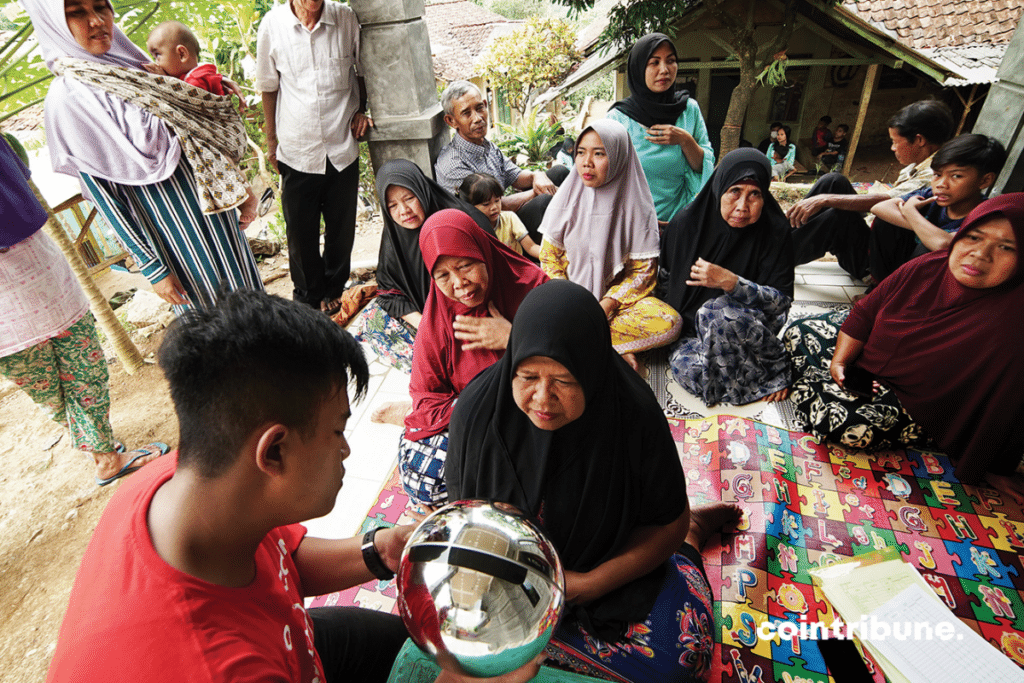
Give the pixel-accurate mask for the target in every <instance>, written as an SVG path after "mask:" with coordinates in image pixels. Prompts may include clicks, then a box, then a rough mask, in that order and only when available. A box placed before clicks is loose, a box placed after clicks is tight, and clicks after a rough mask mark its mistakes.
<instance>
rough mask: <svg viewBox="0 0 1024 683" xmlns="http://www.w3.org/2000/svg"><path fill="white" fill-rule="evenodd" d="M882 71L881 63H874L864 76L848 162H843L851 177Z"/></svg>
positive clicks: (846, 171) (844, 169)
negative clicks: (872, 94)
mask: <svg viewBox="0 0 1024 683" xmlns="http://www.w3.org/2000/svg"><path fill="white" fill-rule="evenodd" d="M881 71H882V66H881V65H880V64H872V65H871V66H869V67H868V73H867V75H866V76H865V77H864V88H863V89H862V90H861V92H860V109H859V110H858V111H857V123H856V125H854V127H853V137H852V138H851V139H850V148H849V149H848V150H847V151H846V163H844V164H843V175H844V176H846V177H847V178H849V177H850V169H852V168H853V155H854V153H856V151H857V143H859V142H860V133H861V131H862V130H863V129H864V121H865V119H867V116H868V104H870V103H871V93H873V92H874V91H875V86H876V85H877V84H878V75H879V74H880V73H881Z"/></svg>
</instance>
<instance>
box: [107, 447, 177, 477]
mask: <svg viewBox="0 0 1024 683" xmlns="http://www.w3.org/2000/svg"><path fill="white" fill-rule="evenodd" d="M161 455H163V452H162V451H161V449H159V448H154V447H151V446H142V447H141V448H139V449H137V450H134V451H126V452H123V453H118V452H116V451H113V452H110V453H93V454H92V457H93V460H95V461H96V479H97V480H99V481H108V480H110V479H111V477H113V476H115V475H117V474H118V473H119V472H121V471H122V470H124V469H125V468H127V467H128V464H129V463H131V467H130V468H129V471H127V472H125V474H128V473H130V472H134V471H135V470H136V469H138V468H140V467H142V466H143V465H145V464H146V463H150V462H153V461H154V460H156V459H157V458H159V457H160V456H161ZM140 456H141V457H140ZM135 458H138V459H137V460H135V461H134V462H132V460H133V459H135ZM122 476H123V475H122Z"/></svg>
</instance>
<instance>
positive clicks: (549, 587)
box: [398, 501, 565, 678]
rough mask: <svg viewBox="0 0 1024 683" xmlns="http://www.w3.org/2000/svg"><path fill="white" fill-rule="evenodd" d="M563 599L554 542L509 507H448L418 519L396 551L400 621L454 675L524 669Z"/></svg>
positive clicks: (481, 503)
mask: <svg viewBox="0 0 1024 683" xmlns="http://www.w3.org/2000/svg"><path fill="white" fill-rule="evenodd" d="M564 604H565V577H564V575H563V573H562V563H561V561H560V560H559V559H558V554H557V552H556V551H555V547H554V546H553V545H552V544H551V541H549V540H548V539H547V538H545V537H544V535H543V534H541V532H540V531H539V530H538V529H537V528H536V527H535V526H534V525H533V524H531V523H530V522H529V521H527V520H526V518H525V517H524V516H523V515H522V513H520V512H519V511H518V510H516V508H514V507H512V506H511V505H505V504H502V503H497V504H491V503H487V502H484V501H461V502H458V503H453V504H451V505H447V506H445V507H443V508H441V509H440V510H438V511H437V512H435V513H434V514H432V515H430V516H429V517H427V518H426V519H425V520H423V522H422V523H421V524H420V526H419V527H418V528H417V529H416V531H414V532H413V534H412V537H411V538H410V539H409V542H408V543H407V544H406V546H405V551H404V552H403V553H402V562H401V565H400V567H399V570H398V606H399V610H400V611H401V614H402V619H403V620H404V621H405V626H406V628H407V629H408V630H409V635H410V636H411V637H412V639H413V641H414V642H415V643H416V644H417V645H419V646H420V648H421V649H422V650H423V651H424V652H426V653H427V654H429V655H431V656H432V657H434V659H435V660H436V661H437V663H438V664H440V665H441V666H442V667H443V668H445V669H449V670H451V671H453V672H455V673H461V674H464V675H468V676H475V677H478V678H486V677H490V676H500V675H502V674H505V673H508V672H510V671H514V670H515V669H518V668H519V667H521V666H523V665H524V664H526V663H527V662H529V661H530V660H532V659H533V658H534V657H536V656H537V655H539V654H540V653H541V652H542V651H543V650H544V647H545V646H546V645H547V644H548V641H549V640H551V635H552V634H553V633H554V632H555V627H556V626H557V625H558V620H559V618H560V617H561V616H562V608H563V606H564Z"/></svg>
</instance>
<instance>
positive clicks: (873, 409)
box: [784, 193, 1024, 490]
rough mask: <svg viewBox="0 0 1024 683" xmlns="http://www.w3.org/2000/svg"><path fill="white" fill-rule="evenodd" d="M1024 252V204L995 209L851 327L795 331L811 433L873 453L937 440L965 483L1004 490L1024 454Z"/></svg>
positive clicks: (1016, 196) (801, 400)
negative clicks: (1023, 260) (1022, 252)
mask: <svg viewBox="0 0 1024 683" xmlns="http://www.w3.org/2000/svg"><path fill="white" fill-rule="evenodd" d="M1022 243H1024V193H1013V194H1005V195H1002V196H999V197H996V198H994V199H989V200H988V201H985V202H982V203H981V204H979V205H978V206H977V207H976V208H975V209H974V210H973V211H972V212H971V213H970V214H968V216H967V218H965V219H964V223H963V225H962V226H961V228H960V230H959V231H958V232H957V234H956V236H954V237H953V242H952V243H951V244H950V247H949V249H948V250H942V251H936V252H932V253H930V254H926V255H924V256H921V257H920V258H916V259H914V260H912V261H910V262H909V263H906V264H905V265H903V266H902V267H901V268H900V269H899V270H897V271H896V272H895V273H893V274H892V275H890V276H889V277H887V278H886V279H885V280H883V281H882V282H881V283H879V285H878V286H877V287H876V288H875V289H874V290H872V292H871V293H870V294H868V296H866V297H865V298H863V299H861V300H860V301H858V302H857V304H856V305H855V306H854V307H853V310H852V311H850V313H849V317H847V316H846V315H845V314H844V313H829V314H826V315H824V316H819V317H817V318H812V319H808V320H801V321H800V322H798V323H796V324H795V325H793V326H792V327H790V328H789V329H788V330H786V333H785V335H784V338H785V342H786V346H787V347H788V348H789V350H790V351H791V352H792V354H793V366H794V370H795V373H796V376H797V377H796V381H795V382H794V383H793V390H792V393H791V398H792V400H793V402H794V403H795V404H796V407H797V410H798V411H799V413H800V414H801V415H802V416H803V417H804V418H805V419H806V420H807V421H808V423H809V425H810V428H811V431H813V432H814V433H815V434H817V435H819V436H820V437H822V438H824V439H826V440H828V441H831V442H833V443H838V444H841V445H843V446H847V447H849V448H863V449H868V450H876V449H882V448H892V447H896V446H921V445H923V444H926V443H927V442H928V441H929V440H931V441H933V442H934V443H935V444H937V445H938V447H939V448H940V449H942V450H944V451H945V452H946V453H948V454H949V456H950V457H951V458H952V459H953V460H954V461H956V462H957V465H956V476H957V478H958V479H959V480H960V481H961V482H962V483H965V484H974V483H977V482H979V481H981V480H982V479H985V478H987V479H988V481H989V483H991V484H993V485H996V486H997V487H998V488H1004V489H1005V488H1006V485H1007V483H1008V482H1009V481H1010V480H1009V479H1008V475H1011V474H1012V473H1013V471H1014V469H1015V468H1016V466H1017V464H1018V463H1019V462H1020V460H1021V453H1022V452H1024V431H1022V430H1021V424H1022V423H1024V391H1021V387H1022V386H1024V354H1021V353H1020V349H1022V348H1024V326H1022V325H1021V321H1020V311H1021V310H1024V268H1022V267H1021V265H1020V258H1019V249H1020V248H1021V244H1022ZM855 373H859V374H861V376H862V377H864V379H862V380H861V383H862V386H859V387H856V386H854V385H853V384H852V383H851V382H854V381H855V379H856V377H855ZM864 373H867V375H866V377H865V376H864ZM854 392H856V393H854ZM1015 488H1017V489H1018V490H1021V489H1022V488H1024V486H1022V485H1021V482H1020V480H1019V479H1018V480H1017V483H1016V485H1015Z"/></svg>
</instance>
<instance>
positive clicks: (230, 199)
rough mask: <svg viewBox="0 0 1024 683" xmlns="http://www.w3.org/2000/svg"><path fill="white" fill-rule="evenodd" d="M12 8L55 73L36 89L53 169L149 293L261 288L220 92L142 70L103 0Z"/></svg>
mask: <svg viewBox="0 0 1024 683" xmlns="http://www.w3.org/2000/svg"><path fill="white" fill-rule="evenodd" d="M22 4H23V5H24V6H25V8H26V10H27V11H28V13H29V16H30V17H31V19H32V24H33V26H34V27H35V32H36V36H37V38H38V40H39V48H40V50H41V51H42V53H43V58H44V59H45V60H46V65H47V67H48V68H49V69H50V70H51V71H53V72H54V74H56V76H57V78H55V79H54V81H53V84H52V85H51V86H50V91H49V93H48V94H47V96H46V132H47V144H48V146H49V148H50V156H51V159H52V162H53V168H54V170H55V171H57V172H58V173H65V174H67V175H72V176H77V177H78V178H79V180H80V181H81V183H82V190H83V194H84V195H85V196H86V197H87V198H89V199H91V200H92V201H93V203H94V204H95V205H96V207H97V208H98V209H99V211H100V212H101V213H102V214H103V216H104V217H105V218H106V219H107V221H108V222H109V223H110V224H111V226H112V227H113V228H114V232H115V233H116V234H117V236H118V239H119V240H120V241H121V242H122V243H123V244H124V246H125V248H126V249H127V250H128V251H129V253H130V254H131V255H132V258H133V259H134V260H135V262H136V265H138V267H139V269H140V270H141V271H142V274H143V275H145V276H146V278H147V279H149V281H150V283H152V285H153V289H154V291H155V292H156V293H157V294H159V295H160V296H161V297H162V298H163V299H165V300H166V301H168V302H170V303H172V304H174V305H175V310H176V312H178V313H181V312H183V311H184V310H185V309H186V307H187V306H188V305H198V306H206V305H209V304H211V303H212V302H213V300H214V297H215V294H216V291H217V289H218V287H220V286H221V285H222V284H226V285H227V287H228V288H230V289H236V288H241V287H248V288H252V289H262V288H263V283H262V281H261V280H260V276H259V272H258V271H257V269H256V261H255V259H254V258H253V256H252V252H251V251H250V250H249V247H248V244H247V243H246V240H245V236H244V235H243V234H242V233H241V231H239V229H238V217H237V214H236V212H235V211H234V209H235V207H237V206H238V205H239V204H241V201H244V198H243V196H242V195H243V194H244V192H245V190H244V182H242V181H243V180H244V179H243V178H241V177H240V176H239V175H238V172H237V170H236V169H235V167H234V164H233V163H232V162H237V160H238V158H239V157H240V152H239V149H240V148H244V144H245V137H244V135H245V132H244V127H243V126H242V123H241V120H240V119H239V117H238V116H237V113H234V114H233V113H232V111H231V110H232V108H233V105H232V104H231V102H230V98H227V97H217V96H215V95H212V94H210V93H207V92H205V91H202V90H200V89H198V88H194V86H189V85H188V84H186V83H183V82H182V81H179V80H177V79H174V78H170V77H167V76H157V75H153V74H149V73H147V72H146V71H145V70H144V69H143V68H142V65H143V64H145V63H147V62H148V61H149V60H148V59H147V57H146V55H145V53H143V52H142V51H141V50H140V49H139V48H138V47H136V46H135V45H134V44H132V42H131V41H130V40H129V39H128V37H127V36H125V35H124V33H122V32H121V30H120V29H119V28H117V27H116V26H115V25H114V11H113V8H112V6H111V5H110V3H109V2H108V0H23V3H22ZM183 152H184V155H183V154H182V153H183ZM197 181H198V182H197Z"/></svg>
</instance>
